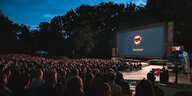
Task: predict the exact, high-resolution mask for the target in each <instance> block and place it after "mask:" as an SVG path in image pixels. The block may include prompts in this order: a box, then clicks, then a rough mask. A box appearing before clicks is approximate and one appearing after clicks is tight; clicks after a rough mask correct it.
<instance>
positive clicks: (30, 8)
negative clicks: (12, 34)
mask: <svg viewBox="0 0 192 96" xmlns="http://www.w3.org/2000/svg"><path fill="white" fill-rule="evenodd" d="M109 1H111V2H114V3H117V4H120V3H123V4H127V3H130V2H133V3H135V4H137V5H140V4H143V5H145V4H146V2H147V0H0V10H1V11H2V13H3V14H4V15H5V16H7V17H9V19H10V20H12V21H13V22H14V23H18V24H25V25H27V26H31V28H30V29H35V28H36V27H37V25H38V24H39V23H40V22H44V21H46V22H50V20H51V19H52V18H53V17H54V16H57V15H65V14H66V12H67V11H69V10H70V9H75V8H77V7H79V6H80V5H81V4H88V5H97V4H99V3H101V2H109Z"/></svg>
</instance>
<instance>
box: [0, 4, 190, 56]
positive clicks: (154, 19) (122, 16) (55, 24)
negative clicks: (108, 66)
mask: <svg viewBox="0 0 192 96" xmlns="http://www.w3.org/2000/svg"><path fill="white" fill-rule="evenodd" d="M191 17H192V2H191V1H190V0H174V2H173V1H171V0H148V2H147V5H146V6H143V5H141V6H136V5H135V4H133V3H129V4H127V5H124V4H114V3H112V2H108V3H100V4H99V5H95V6H89V5H81V6H80V7H78V8H76V9H74V10H73V9H71V10H70V11H68V12H67V13H66V14H65V15H62V16H55V17H54V18H52V20H51V22H50V23H48V22H41V23H40V24H39V25H38V28H37V30H29V28H30V27H28V26H25V25H18V24H15V23H13V22H12V21H11V20H9V18H8V17H6V16H4V15H3V13H2V12H1V13H0V53H28V54H33V53H34V52H35V51H38V50H46V51H48V52H49V53H50V54H51V55H64V56H68V57H71V56H75V57H100V58H102V57H110V56H111V49H112V48H114V47H115V43H116V42H115V41H116V40H115V39H116V32H117V31H119V30H123V29H128V28H133V27H138V26H144V25H147V24H153V23H159V22H169V21H174V22H175V30H174V45H184V46H185V50H187V51H188V52H191V51H192V48H191V47H190V41H192V32H190V31H191V29H192V18H191Z"/></svg>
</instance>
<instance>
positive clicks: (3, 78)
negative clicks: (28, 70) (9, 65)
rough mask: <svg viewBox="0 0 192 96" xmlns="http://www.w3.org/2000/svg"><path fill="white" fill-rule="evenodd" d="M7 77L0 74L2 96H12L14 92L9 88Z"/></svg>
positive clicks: (0, 94) (3, 73)
mask: <svg viewBox="0 0 192 96" xmlns="http://www.w3.org/2000/svg"><path fill="white" fill-rule="evenodd" d="M6 85H7V75H6V74H5V72H1V73H0V96H12V95H13V94H12V91H11V90H10V89H9V88H7V86H6Z"/></svg>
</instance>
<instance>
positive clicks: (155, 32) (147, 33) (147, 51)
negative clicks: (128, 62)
mask: <svg viewBox="0 0 192 96" xmlns="http://www.w3.org/2000/svg"><path fill="white" fill-rule="evenodd" d="M166 30H167V28H166V27H165V24H158V25H155V26H146V27H141V28H135V29H131V30H124V31H120V32H118V33H117V36H118V37H117V48H118V55H119V56H127V57H134V58H135V57H138V58H148V57H150V58H156V57H158V58H159V57H160V58H161V57H163V56H165V51H166V46H165V43H166V42H167V35H168V34H167V31H166Z"/></svg>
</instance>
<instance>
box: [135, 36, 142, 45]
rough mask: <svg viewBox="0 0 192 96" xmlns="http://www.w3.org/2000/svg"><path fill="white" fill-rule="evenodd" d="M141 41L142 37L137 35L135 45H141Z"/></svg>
mask: <svg viewBox="0 0 192 96" xmlns="http://www.w3.org/2000/svg"><path fill="white" fill-rule="evenodd" d="M141 40H142V37H141V36H140V35H136V36H135V37H134V43H135V44H136V45H138V44H140V43H141Z"/></svg>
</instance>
